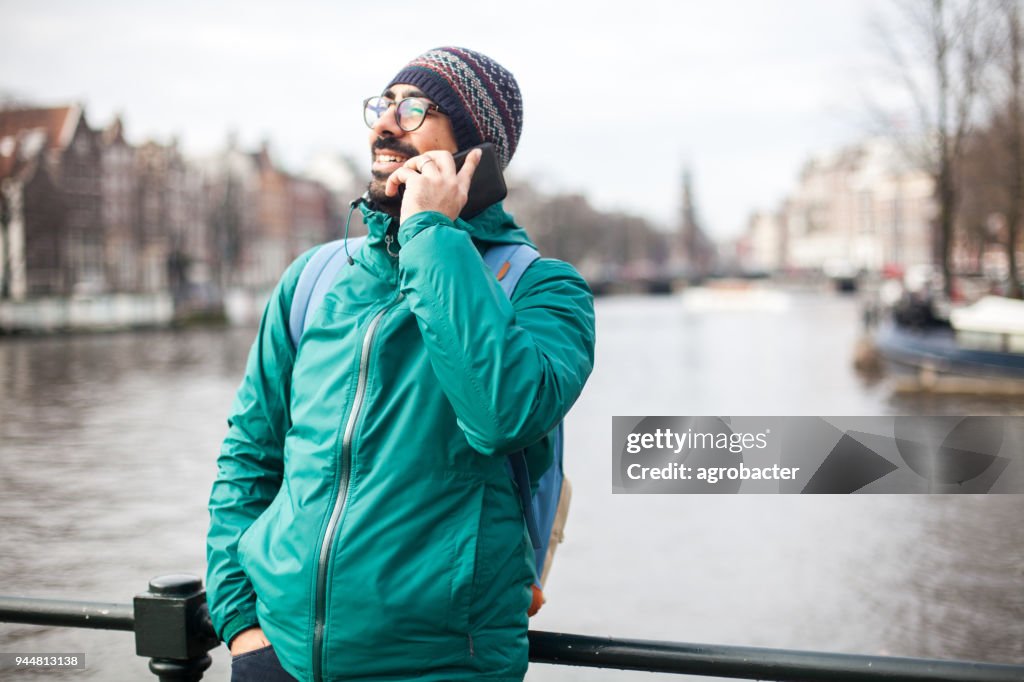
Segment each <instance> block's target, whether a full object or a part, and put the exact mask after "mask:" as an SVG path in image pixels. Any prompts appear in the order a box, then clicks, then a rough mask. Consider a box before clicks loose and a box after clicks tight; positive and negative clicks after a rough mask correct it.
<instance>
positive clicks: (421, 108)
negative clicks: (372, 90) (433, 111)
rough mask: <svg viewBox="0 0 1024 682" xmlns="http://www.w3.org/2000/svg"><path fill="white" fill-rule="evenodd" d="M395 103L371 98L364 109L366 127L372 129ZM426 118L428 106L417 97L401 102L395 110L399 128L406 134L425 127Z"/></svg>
mask: <svg viewBox="0 0 1024 682" xmlns="http://www.w3.org/2000/svg"><path fill="white" fill-rule="evenodd" d="M393 103H394V101H393V100H390V99H387V98H386V97H371V98H370V99H368V100H366V106H365V108H364V109H363V119H364V120H365V121H366V125H367V126H369V127H371V128H372V127H373V125H374V124H375V123H376V122H377V121H378V120H379V119H380V117H381V116H383V115H384V113H385V112H386V111H387V110H388V108H389V107H390V106H391V105H392V104H393ZM426 116H427V106H426V105H425V104H424V103H423V101H422V100H420V99H417V98H415V97H409V98H406V99H403V100H401V101H399V102H398V105H397V106H396V108H395V118H396V119H397V121H398V127H399V128H401V129H402V130H404V131H406V132H411V131H413V130H416V129H417V128H419V127H420V126H421V125H423V119H424V118H426Z"/></svg>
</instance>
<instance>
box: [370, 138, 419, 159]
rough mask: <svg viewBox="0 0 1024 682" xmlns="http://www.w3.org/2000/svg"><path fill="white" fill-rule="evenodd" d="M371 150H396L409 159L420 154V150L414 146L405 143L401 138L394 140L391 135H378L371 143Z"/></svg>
mask: <svg viewBox="0 0 1024 682" xmlns="http://www.w3.org/2000/svg"><path fill="white" fill-rule="evenodd" d="M373 151H389V152H396V153H398V154H401V155H402V156H405V157H408V158H410V159H411V158H412V157H414V156H419V155H420V150H418V149H416V147H413V146H412V145H411V144H406V143H405V142H402V141H401V140H396V139H395V138H393V137H378V138H377V139H376V141H375V142H374V143H373Z"/></svg>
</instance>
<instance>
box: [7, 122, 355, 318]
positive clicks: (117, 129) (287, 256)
mask: <svg viewBox="0 0 1024 682" xmlns="http://www.w3.org/2000/svg"><path fill="white" fill-rule="evenodd" d="M316 164H317V166H316V167H318V168H319V169H320V174H319V176H318V177H320V178H321V179H314V178H313V177H311V176H299V175H295V174H291V173H288V172H285V171H284V170H282V169H281V168H279V167H278V166H276V165H275V164H274V162H273V160H272V159H271V156H270V153H269V150H268V148H267V145H266V144H264V145H263V146H262V148H260V149H259V150H257V151H254V152H249V151H243V150H240V149H239V148H238V145H237V144H236V143H235V142H233V141H232V140H230V139H229V141H228V144H227V145H226V148H225V149H223V150H222V151H220V152H218V153H217V154H214V155H212V156H209V157H207V158H203V159H188V158H186V157H185V155H184V154H183V152H182V149H181V148H180V146H179V143H178V141H177V140H172V141H170V142H169V143H165V144H161V143H158V142H153V141H148V142H145V143H143V144H139V145H133V144H131V143H130V142H129V141H128V140H127V139H126V137H125V130H124V125H123V122H122V121H121V119H120V118H115V119H114V120H113V121H112V122H111V123H110V125H108V126H107V127H105V128H101V129H99V128H93V127H91V126H90V125H89V123H88V121H87V119H86V115H85V112H84V110H83V108H82V107H81V106H78V105H68V106H60V107H45V108H42V107H15V106H6V107H3V108H0V306H2V305H3V304H4V303H7V304H8V306H10V305H18V304H20V305H22V306H26V305H29V306H30V305H32V303H33V302H38V301H47V300H50V301H52V300H60V301H74V300H76V299H78V300H81V299H97V298H102V297H105V296H106V297H109V296H114V295H119V296H121V297H124V296H136V297H145V296H159V297H164V298H169V299H170V300H172V301H173V306H174V310H175V313H176V314H181V312H182V311H183V310H184V311H188V310H206V311H212V310H217V309H219V308H220V307H221V306H222V305H223V303H224V300H225V297H227V296H229V294H230V292H232V291H235V292H239V291H247V292H259V291H265V290H267V289H269V288H270V287H272V286H273V284H274V282H275V281H276V280H277V278H278V277H279V276H280V274H281V272H282V271H283V270H284V268H285V267H286V266H287V265H288V263H289V262H290V261H291V259H293V258H294V257H295V256H297V255H298V254H300V253H302V252H303V251H304V250H306V249H308V248H310V247H311V246H313V245H314V244H317V243H320V242H322V241H324V240H326V239H330V238H333V237H334V233H335V232H336V229H337V224H338V216H339V213H340V208H342V207H344V202H347V201H348V200H349V199H351V198H352V197H353V196H356V195H358V193H359V189H358V187H357V183H356V181H355V178H356V173H355V170H354V169H353V168H352V164H351V162H349V161H347V160H345V159H343V158H340V157H334V158H332V157H330V156H329V155H328V156H324V157H321V158H320V159H319V160H318V161H317V162H316ZM2 323H3V320H2V319H0V326H2Z"/></svg>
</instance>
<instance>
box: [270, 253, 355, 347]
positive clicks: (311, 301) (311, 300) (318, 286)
mask: <svg viewBox="0 0 1024 682" xmlns="http://www.w3.org/2000/svg"><path fill="white" fill-rule="evenodd" d="M365 240H366V237H357V238H355V239H350V240H349V241H348V251H349V253H355V252H356V251H358V250H359V247H361V246H362V245H363V242H364V241H365ZM347 264H348V256H347V255H346V254H345V240H343V239H336V240H334V241H333V242H327V243H326V244H323V245H322V246H321V247H320V248H319V249H317V250H316V253H314V254H313V256H312V257H311V258H310V259H309V261H307V262H306V265H305V266H304V267H303V268H302V273H301V274H300V275H299V282H298V284H296V285H295V293H294V294H293V295H292V306H291V308H290V310H289V313H288V335H289V336H290V337H291V339H292V345H293V347H295V348H296V349H298V347H299V341H301V340H302V332H303V331H305V329H306V327H308V326H309V322H310V320H312V319H313V314H314V313H316V311H317V309H318V308H319V307H320V303H322V302H323V300H324V297H325V296H326V295H327V291H328V290H329V289H330V288H331V286H333V285H334V281H335V279H337V276H338V272H339V271H340V270H341V269H342V268H343V267H344V266H345V265H347Z"/></svg>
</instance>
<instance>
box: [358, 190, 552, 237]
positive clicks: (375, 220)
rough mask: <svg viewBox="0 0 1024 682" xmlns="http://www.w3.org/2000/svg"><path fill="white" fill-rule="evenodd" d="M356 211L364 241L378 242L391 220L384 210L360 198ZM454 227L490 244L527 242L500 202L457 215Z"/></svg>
mask: <svg viewBox="0 0 1024 682" xmlns="http://www.w3.org/2000/svg"><path fill="white" fill-rule="evenodd" d="M359 210H360V211H362V213H363V222H365V223H366V227H367V230H368V231H369V233H370V234H369V238H368V239H367V242H368V243H369V244H371V245H375V244H381V243H383V241H384V234H385V233H386V232H387V231H388V228H389V227H391V224H392V222H394V221H395V219H394V218H392V217H391V216H390V215H388V214H387V213H384V212H383V211H379V210H377V209H376V207H375V205H374V204H373V203H372V202H371V201H369V200H367V199H365V198H364V199H362V200H361V201H360V203H359ZM454 225H455V227H456V228H457V229H460V230H463V231H464V232H468V233H469V234H470V236H471V237H473V239H475V240H477V241H481V242H487V243H491V244H529V245H530V246H535V245H534V243H533V242H532V241H530V237H529V235H527V234H526V230H524V229H523V228H522V227H520V226H519V225H517V224H516V222H515V219H514V218H513V217H512V215H511V214H509V213H507V212H506V211H505V207H504V205H503V204H502V202H500V201H499V202H497V203H494V204H491V205H490V206H488V207H487V208H485V209H484V210H483V211H481V212H480V213H478V214H477V215H475V216H473V217H472V218H470V219H469V220H468V221H467V220H463V219H462V218H458V219H456V220H455V223H454Z"/></svg>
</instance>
